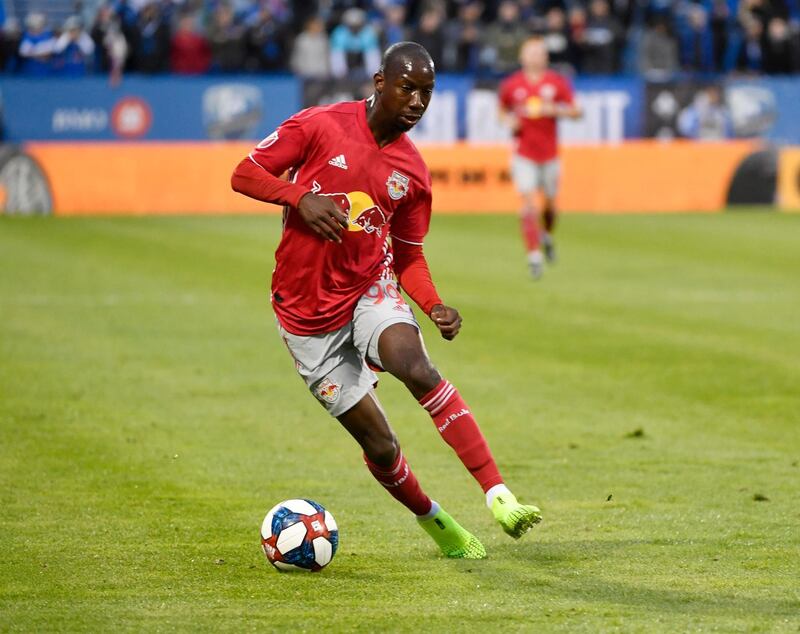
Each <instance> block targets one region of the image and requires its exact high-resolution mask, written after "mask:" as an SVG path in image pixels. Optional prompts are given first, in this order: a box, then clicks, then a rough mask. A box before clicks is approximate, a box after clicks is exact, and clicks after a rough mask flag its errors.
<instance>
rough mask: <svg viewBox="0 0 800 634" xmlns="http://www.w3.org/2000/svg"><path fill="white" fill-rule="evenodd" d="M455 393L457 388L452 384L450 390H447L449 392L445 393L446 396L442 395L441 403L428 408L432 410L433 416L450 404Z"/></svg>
mask: <svg viewBox="0 0 800 634" xmlns="http://www.w3.org/2000/svg"><path fill="white" fill-rule="evenodd" d="M454 394H456V388H454V387H453V386H452V385H451V386H450V389H449V390H448V391H447V392H446V393H445V394H444V396H443V397H442V401H441V402H440V403H439V404H438V405H437V406H436V407H434V408H431V409H430V410H428V411H429V412H430V414H431V416H436V415H437V414H438V413H439V412H441V411H442V410H443V409H444V408H445V407H447V406H448V405H449V404H450V399H451V398H452V396H453V395H454Z"/></svg>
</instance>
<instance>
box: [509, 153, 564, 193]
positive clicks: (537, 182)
mask: <svg viewBox="0 0 800 634" xmlns="http://www.w3.org/2000/svg"><path fill="white" fill-rule="evenodd" d="M560 173H561V165H560V163H559V161H558V159H553V160H552V161H545V162H544V163H537V162H536V161H532V160H531V159H529V158H526V157H524V156H521V155H519V154H514V156H513V157H512V158H511V178H512V179H513V181H514V187H516V188H517V191H518V192H519V193H521V194H530V193H531V192H534V191H536V190H538V189H541V190H542V192H544V195H545V196H547V197H548V198H555V197H556V194H557V193H558V179H559V175H560Z"/></svg>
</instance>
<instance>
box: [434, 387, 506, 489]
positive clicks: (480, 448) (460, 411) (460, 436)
mask: <svg viewBox="0 0 800 634" xmlns="http://www.w3.org/2000/svg"><path fill="white" fill-rule="evenodd" d="M419 404H420V405H422V407H424V408H425V409H426V410H428V413H429V414H430V415H431V418H433V422H434V424H435V425H436V428H437V429H438V430H439V433H440V434H441V435H442V438H444V440H445V442H446V443H447V444H448V445H450V446H451V447H452V448H453V449H454V450H455V452H456V454H457V455H458V457H459V458H460V459H461V462H463V463H464V466H465V467H466V468H467V469H468V470H469V472H470V473H471V474H472V476H473V477H474V478H475V479H476V480H477V481H478V484H480V485H481V487H482V488H483V491H484V493H485V492H486V491H488V490H489V489H490V488H492V487H493V486H494V485H496V484H502V482H503V478H502V476H501V475H500V472H499V471H498V470H497V465H496V464H495V462H494V458H493V457H492V452H491V451H489V445H488V444H487V443H486V439H485V438H484V437H483V434H482V433H481V430H480V427H478V423H477V422H476V421H475V418H474V417H473V416H472V414H471V413H470V411H469V409H468V408H467V404H466V403H465V402H464V399H462V398H461V395H460V394H459V393H458V390H456V388H454V387H453V386H452V385H451V384H450V382H449V381H445V380H444V379H442V381H441V382H440V383H439V385H437V386H436V387H435V388H433V389H432V390H431V391H430V392H428V393H427V394H426V395H425V396H423V397H422V398H421V399H420V400H419Z"/></svg>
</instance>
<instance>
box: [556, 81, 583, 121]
mask: <svg viewBox="0 0 800 634" xmlns="http://www.w3.org/2000/svg"><path fill="white" fill-rule="evenodd" d="M555 116H556V117H559V118H563V119H580V118H581V117H582V116H583V109H582V108H581V106H580V104H579V103H578V102H577V101H576V100H575V93H574V92H573V90H572V86H571V85H570V83H569V81H568V80H567V79H562V81H561V85H560V86H559V87H558V93H557V97H556V103H555Z"/></svg>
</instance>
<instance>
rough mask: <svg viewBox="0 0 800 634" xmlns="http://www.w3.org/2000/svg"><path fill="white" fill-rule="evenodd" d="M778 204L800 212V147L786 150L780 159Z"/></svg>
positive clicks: (782, 207)
mask: <svg viewBox="0 0 800 634" xmlns="http://www.w3.org/2000/svg"><path fill="white" fill-rule="evenodd" d="M778 204H779V205H780V207H781V209H784V210H786V211H800V147H794V148H784V149H783V150H781V152H780V154H779V158H778Z"/></svg>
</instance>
